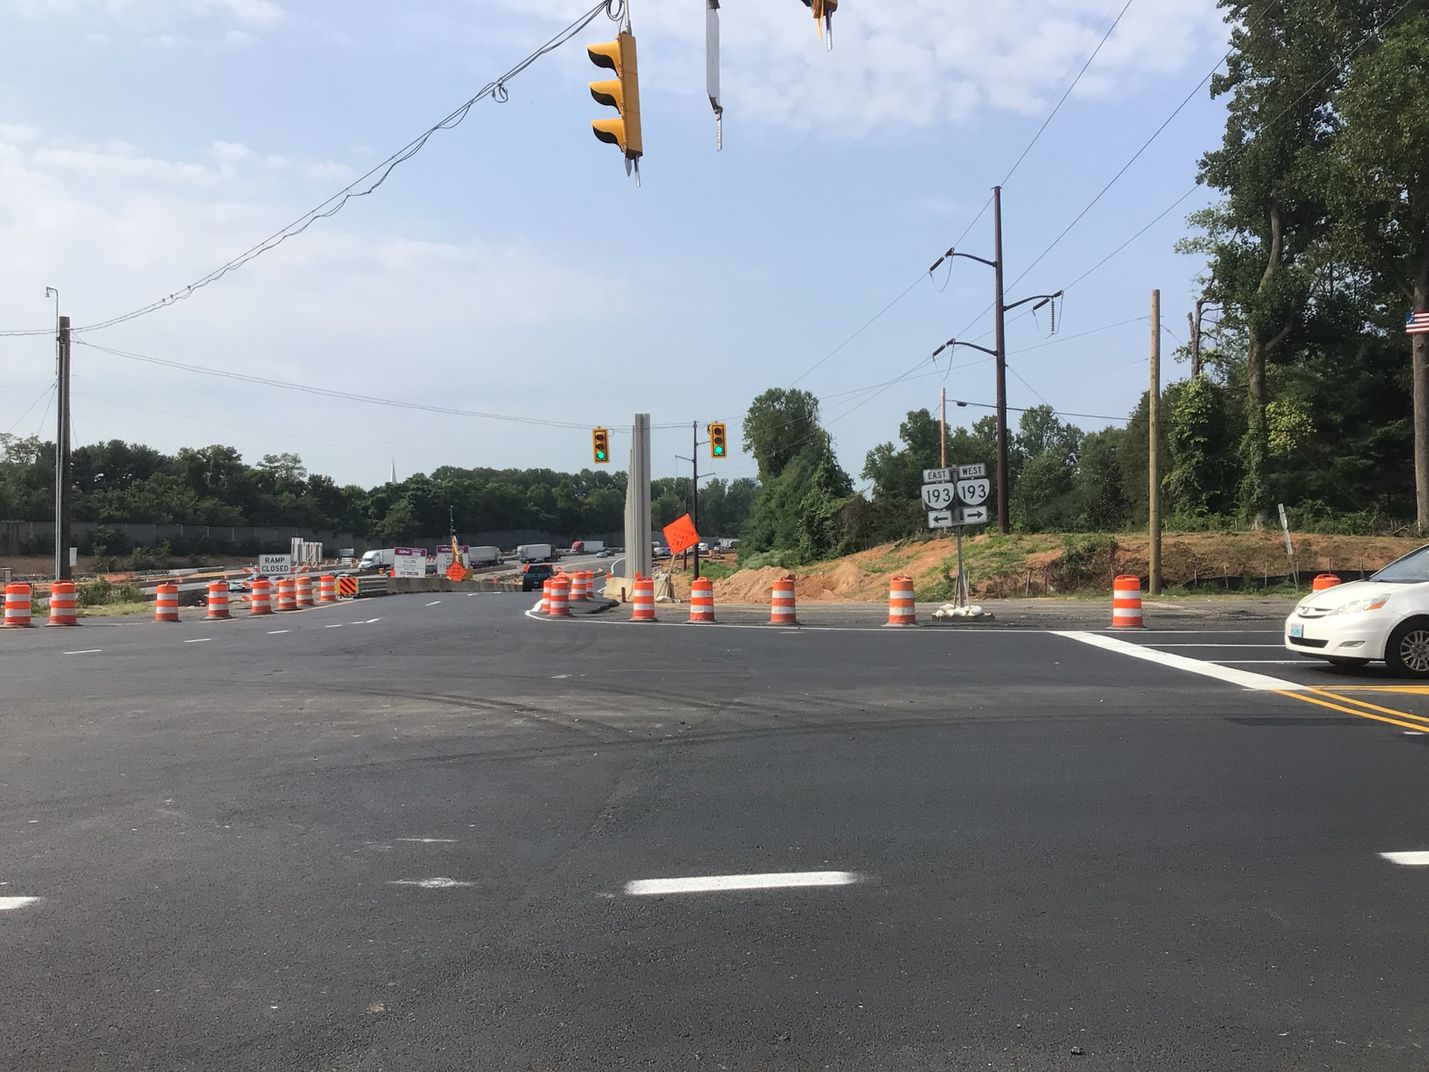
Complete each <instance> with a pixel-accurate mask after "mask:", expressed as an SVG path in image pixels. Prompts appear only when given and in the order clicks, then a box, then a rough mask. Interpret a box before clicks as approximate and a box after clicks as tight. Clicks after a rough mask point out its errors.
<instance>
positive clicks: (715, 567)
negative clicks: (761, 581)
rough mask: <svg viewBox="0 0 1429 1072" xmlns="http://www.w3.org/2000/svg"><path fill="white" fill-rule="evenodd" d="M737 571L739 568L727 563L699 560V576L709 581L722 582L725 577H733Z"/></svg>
mask: <svg viewBox="0 0 1429 1072" xmlns="http://www.w3.org/2000/svg"><path fill="white" fill-rule="evenodd" d="M738 571H739V567H738V566H736V565H733V564H731V563H728V562H713V561H710V560H708V559H703V558H702V559H700V576H701V577H704V578H706V579H707V580H711V581H722V580H724V579H725V578H726V577H730V576H733V575H734V574H735V573H737V572H738Z"/></svg>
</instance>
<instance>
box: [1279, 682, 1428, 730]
mask: <svg viewBox="0 0 1429 1072" xmlns="http://www.w3.org/2000/svg"><path fill="white" fill-rule="evenodd" d="M1312 691H1313V690H1312ZM1277 695H1280V696H1289V697H1290V698H1291V699H1294V700H1302V701H1304V702H1305V703H1311V704H1315V705H1317V706H1319V707H1328V708H1329V709H1330V710H1331V711H1339V712H1340V713H1341V714H1344V715H1356V716H1357V717H1359V718H1368V719H1373V720H1374V721H1375V722H1387V723H1388V724H1389V725H1391V726H1399V727H1401V728H1403V729H1406V730H1417V731H1418V732H1420V733H1424V732H1426V730H1429V719H1426V720H1425V721H1423V722H1401V721H1400V720H1399V719H1396V718H1384V717H1382V716H1380V715H1372V714H1370V713H1369V712H1368V711H1361V710H1359V709H1357V708H1354V707H1346V706H1345V705H1343V704H1341V703H1335V702H1331V701H1332V700H1338V699H1339V697H1338V696H1333V697H1331V699H1330V700H1322V699H1319V698H1317V697H1315V696H1309V695H1307V694H1306V693H1303V692H1291V691H1289V690H1285V691H1280V690H1277ZM1370 706H1372V705H1370ZM1375 710H1378V711H1389V709H1388V708H1384V707H1380V708H1375ZM1390 713H1391V714H1396V715H1404V716H1405V717H1406V718H1418V717H1419V716H1418V715H1410V714H1407V713H1406V712H1404V711H1390Z"/></svg>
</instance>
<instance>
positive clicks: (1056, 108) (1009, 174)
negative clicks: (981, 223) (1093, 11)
mask: <svg viewBox="0 0 1429 1072" xmlns="http://www.w3.org/2000/svg"><path fill="white" fill-rule="evenodd" d="M1132 3H1133V0H1126V3H1125V4H1123V5H1122V8H1121V10H1120V11H1118V12H1117V14H1116V18H1114V19H1112V22H1111V25H1110V26H1108V27H1107V29H1106V33H1104V34H1102V39H1101V40H1100V41H1098V42H1097V47H1096V48H1094V49H1092V54H1091V55H1090V56H1088V57H1087V61H1086V63H1084V64H1082V69H1081V70H1080V71H1078V72H1077V77H1076V78H1074V79H1072V84H1071V85H1069V86H1068V87H1067V89H1066V92H1064V93H1063V94H1062V97H1061V99H1060V100H1058V101H1057V103H1056V105H1055V106H1054V107H1053V108H1052V110H1051V111H1050V112H1048V113H1047V118H1046V119H1044V120H1042V125H1041V126H1040V127H1038V128H1037V133H1036V134H1034V135H1032V140H1031V141H1029V142H1028V143H1027V146H1026V148H1024V149H1023V150H1022V153H1021V155H1019V156H1018V158H1017V159H1016V160H1015V161H1013V164H1012V167H1010V168H1009V169H1008V171H1007V174H1006V175H1004V176H1003V177H1002V183H1001V185H1003V186H1006V185H1007V180H1008V179H1010V178H1012V174H1013V172H1015V171H1016V170H1017V168H1018V166H1019V165H1021V163H1022V161H1023V160H1025V159H1027V154H1028V153H1030V152H1031V151H1032V147H1033V146H1034V145H1036V144H1037V139H1038V138H1040V137H1042V132H1043V131H1044V130H1046V129H1047V127H1048V126H1049V125H1050V124H1051V122H1052V120H1053V119H1055V118H1056V116H1057V113H1058V112H1060V111H1061V110H1062V105H1064V104H1066V103H1067V98H1068V97H1070V96H1071V95H1072V90H1074V89H1076V88H1077V83H1078V82H1080V81H1081V80H1082V75H1084V74H1086V73H1087V68H1088V67H1090V66H1091V65H1092V60H1094V59H1096V58H1097V53H1099V52H1101V50H1102V46H1103V45H1105V44H1106V43H1107V41H1108V40H1109V39H1110V38H1111V35H1112V34H1113V33H1114V32H1115V31H1116V28H1117V25H1118V24H1119V23H1120V22H1121V17H1122V16H1123V15H1125V14H1126V9H1127V8H1129V7H1131V5H1132ZM986 208H987V206H986V205H984V206H983V209H984V211H986ZM978 216H979V217H981V216H982V213H981V212H979V213H978ZM976 222H977V220H974V221H973V223H976ZM968 230H969V231H971V230H972V227H971V225H969V227H968ZM963 233H964V235H966V234H967V231H964V232H963ZM958 241H959V242H961V241H962V239H961V238H959V239H958Z"/></svg>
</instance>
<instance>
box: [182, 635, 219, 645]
mask: <svg viewBox="0 0 1429 1072" xmlns="http://www.w3.org/2000/svg"><path fill="white" fill-rule="evenodd" d="M212 639H213V637H211V636H201V637H195V638H194V639H193V640H185V641H184V643H185V644H207V643H208V642H209V641H210V640H212Z"/></svg>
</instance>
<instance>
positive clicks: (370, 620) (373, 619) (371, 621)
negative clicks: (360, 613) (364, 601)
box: [362, 618, 382, 625]
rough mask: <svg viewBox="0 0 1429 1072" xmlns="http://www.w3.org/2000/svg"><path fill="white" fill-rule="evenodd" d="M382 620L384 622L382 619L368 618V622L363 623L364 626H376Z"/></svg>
mask: <svg viewBox="0 0 1429 1072" xmlns="http://www.w3.org/2000/svg"><path fill="white" fill-rule="evenodd" d="M381 620H382V619H381V618H368V619H367V621H365V622H363V623H362V624H363V625H375V624H377V623H378V622H380V621H381Z"/></svg>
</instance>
